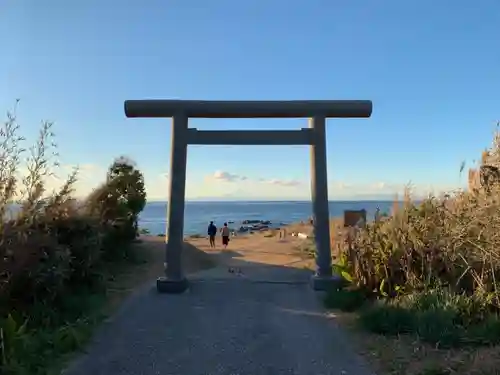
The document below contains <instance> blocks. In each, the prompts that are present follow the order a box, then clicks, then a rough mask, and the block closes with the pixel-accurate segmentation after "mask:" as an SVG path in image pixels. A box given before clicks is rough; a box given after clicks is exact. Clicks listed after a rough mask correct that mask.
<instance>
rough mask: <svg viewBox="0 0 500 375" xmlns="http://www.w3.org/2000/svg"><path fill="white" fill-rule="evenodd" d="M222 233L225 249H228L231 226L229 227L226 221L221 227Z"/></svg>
mask: <svg viewBox="0 0 500 375" xmlns="http://www.w3.org/2000/svg"><path fill="white" fill-rule="evenodd" d="M221 234H222V246H224V249H227V245H228V244H229V228H228V227H227V223H224V226H223V227H222V229H221Z"/></svg>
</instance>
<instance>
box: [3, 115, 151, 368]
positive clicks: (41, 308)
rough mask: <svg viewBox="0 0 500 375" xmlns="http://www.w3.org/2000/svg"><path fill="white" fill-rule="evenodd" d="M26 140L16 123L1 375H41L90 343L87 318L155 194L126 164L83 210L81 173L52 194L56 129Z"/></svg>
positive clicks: (6, 173)
mask: <svg viewBox="0 0 500 375" xmlns="http://www.w3.org/2000/svg"><path fill="white" fill-rule="evenodd" d="M19 132H20V127H19V125H18V123H17V120H16V114H15V112H14V113H8V115H7V120H6V121H5V122H4V123H3V125H2V126H1V127H0V372H1V373H2V374H39V373H40V374H41V373H45V371H46V370H47V366H46V365H47V361H50V359H51V357H53V356H57V355H60V354H64V353H66V352H70V351H71V350H74V349H75V348H76V347H79V346H80V345H81V344H82V343H83V341H84V340H85V338H86V336H87V333H88V331H87V330H86V329H83V328H89V327H90V326H92V325H93V323H94V322H95V319H94V318H95V317H89V316H86V315H85V313H86V312H87V311H89V309H91V307H92V306H93V305H96V304H97V303H99V298H101V297H102V294H99V293H98V291H100V290H102V287H103V285H104V284H103V283H102V281H103V277H104V275H106V272H107V271H108V270H109V269H111V267H113V263H116V261H117V260H122V259H124V258H126V257H127V255H128V254H129V251H128V249H129V246H128V245H129V243H130V241H131V240H132V239H134V238H135V236H136V234H137V228H136V225H135V223H136V221H137V215H138V213H139V212H138V211H140V210H141V209H142V207H143V206H144V203H145V194H144V186H143V181H142V174H140V172H139V171H138V170H137V169H135V167H133V166H130V165H126V164H124V163H121V162H115V163H114V164H113V165H112V167H111V168H110V172H109V173H108V178H107V179H106V182H105V183H104V184H103V185H102V186H100V187H98V188H97V189H96V190H95V191H94V192H93V194H91V195H90V196H89V197H88V198H87V199H85V200H84V201H83V202H81V201H77V200H76V199H74V197H73V192H74V187H75V183H76V182H77V177H78V170H77V169H75V170H73V171H72V172H71V173H70V174H69V175H68V176H67V177H66V179H65V180H64V181H63V183H62V184H61V187H60V188H59V189H56V190H54V191H48V188H47V187H48V182H49V179H51V178H54V177H55V171H56V170H57V167H58V160H57V158H58V154H57V148H56V145H55V143H54V134H53V132H52V124H51V123H47V122H44V123H43V124H42V126H41V129H40V132H39V135H38V139H37V140H36V141H35V142H34V144H33V145H32V146H31V147H27V148H25V147H24V143H25V141H26V140H25V139H24V138H23V137H21V136H20V135H19ZM117 171H126V172H125V173H117ZM104 177H105V176H103V179H104ZM141 202H142V203H141ZM14 206H15V207H16V209H15V210H13V207H14ZM109 261H111V262H109Z"/></svg>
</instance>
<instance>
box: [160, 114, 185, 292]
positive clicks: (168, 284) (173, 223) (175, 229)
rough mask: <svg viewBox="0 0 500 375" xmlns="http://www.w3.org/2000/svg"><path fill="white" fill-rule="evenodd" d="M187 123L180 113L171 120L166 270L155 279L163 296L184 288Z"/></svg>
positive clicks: (181, 290)
mask: <svg viewBox="0 0 500 375" xmlns="http://www.w3.org/2000/svg"><path fill="white" fill-rule="evenodd" d="M188 121H189V119H188V116H186V114H185V113H182V112H180V113H177V114H175V115H174V116H173V117H172V135H171V142H172V145H171V154H170V173H169V178H170V199H169V200H168V214H167V244H166V246H167V249H166V252H165V261H166V268H165V276H163V277H160V278H158V280H157V282H156V286H157V289H158V291H159V292H163V293H182V292H184V291H185V290H186V289H187V288H188V280H187V278H186V276H185V275H184V272H183V267H182V259H181V257H182V247H183V245H184V238H183V237H184V235H183V233H184V206H185V196H186V168H187V147H188Z"/></svg>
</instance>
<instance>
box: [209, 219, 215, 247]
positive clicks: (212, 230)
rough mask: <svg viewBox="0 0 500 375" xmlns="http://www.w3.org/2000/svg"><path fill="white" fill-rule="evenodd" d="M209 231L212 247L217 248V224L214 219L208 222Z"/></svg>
mask: <svg viewBox="0 0 500 375" xmlns="http://www.w3.org/2000/svg"><path fill="white" fill-rule="evenodd" d="M207 233H208V237H209V238H210V247H212V248H215V236H216V235H217V227H216V226H215V224H214V222H213V221H211V222H210V224H208V231H207Z"/></svg>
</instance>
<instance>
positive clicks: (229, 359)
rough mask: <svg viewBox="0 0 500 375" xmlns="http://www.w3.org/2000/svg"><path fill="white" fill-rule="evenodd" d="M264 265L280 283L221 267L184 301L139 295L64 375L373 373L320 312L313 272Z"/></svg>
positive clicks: (197, 282) (148, 291)
mask: <svg viewBox="0 0 500 375" xmlns="http://www.w3.org/2000/svg"><path fill="white" fill-rule="evenodd" d="M264 267H267V268H266V272H264V273H261V275H263V274H265V275H266V277H267V279H269V280H268V281H273V280H271V279H272V277H271V275H272V274H273V272H274V271H273V268H275V269H276V270H278V268H279V269H280V271H276V274H279V277H278V279H277V281H279V282H277V283H266V282H263V281H265V280H261V279H260V280H259V282H254V281H255V280H254V281H253V280H252V278H251V277H243V278H238V276H234V275H231V276H228V277H221V276H220V275H222V274H223V272H221V271H220V269H219V272H218V273H217V272H215V273H214V274H216V275H218V276H217V277H214V278H211V277H210V276H209V275H208V274H200V276H198V277H194V278H192V280H193V282H192V287H191V289H190V290H189V291H188V292H187V293H185V294H182V295H160V294H157V293H156V290H155V289H154V288H153V287H152V286H148V287H146V288H144V289H142V290H139V291H138V292H137V293H136V294H134V295H133V296H131V297H130V299H129V300H128V301H127V302H126V303H125V304H124V305H123V306H122V308H121V309H120V311H119V312H118V313H117V314H116V315H115V316H114V318H113V319H112V320H111V321H109V322H107V323H105V324H104V325H103V326H102V328H101V330H100V331H99V332H98V333H97V334H96V337H95V339H94V341H93V342H92V343H91V344H90V345H89V347H88V350H87V353H86V354H84V355H83V356H82V357H81V358H80V359H78V360H77V361H75V362H74V363H73V364H72V366H71V367H70V368H69V369H68V370H67V371H66V372H65V374H67V375H101V374H102V375H125V374H130V375H132V374H133V375H142V374H144V375H153V374H155V375H156V374H162V375H170V374H175V375H216V374H220V375H257V374H259V375H261V374H262V375H265V374H269V375H280V374H297V375H299V374H300V375H323V374H325V375H326V374H344V375H348V374H353V375H371V374H372V372H371V371H369V370H368V369H367V368H366V367H365V366H364V364H363V362H362V361H361V360H360V359H359V358H358V357H357V356H356V355H355V354H354V353H353V351H352V350H351V349H350V348H349V344H348V342H347V338H346V337H345V334H344V333H343V332H342V331H341V330H339V328H338V327H337V326H336V323H335V319H334V318H332V317H328V316H327V315H326V314H325V312H324V311H323V310H322V307H321V301H320V295H318V294H317V293H315V292H313V291H312V290H311V289H310V288H309V286H308V285H307V280H308V277H309V273H308V272H306V271H303V270H298V269H291V268H288V269H287V268H284V267H278V266H264ZM269 267H271V268H269ZM270 278H271V279H270ZM287 281H288V283H287Z"/></svg>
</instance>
